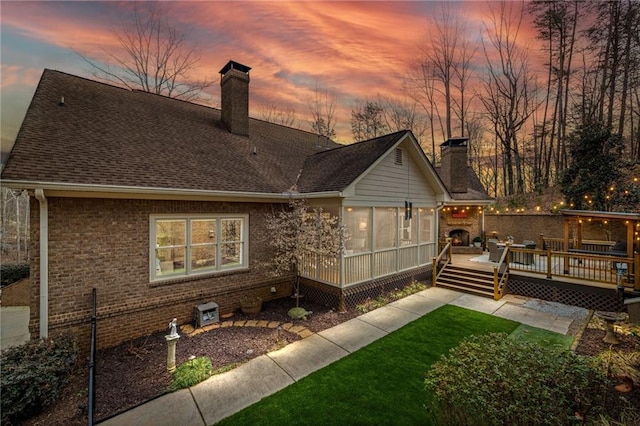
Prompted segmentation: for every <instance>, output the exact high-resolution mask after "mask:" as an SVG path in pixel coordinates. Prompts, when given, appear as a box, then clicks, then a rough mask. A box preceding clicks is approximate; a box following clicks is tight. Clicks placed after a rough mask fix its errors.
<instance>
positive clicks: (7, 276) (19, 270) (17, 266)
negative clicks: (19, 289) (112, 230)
mask: <svg viewBox="0 0 640 426" xmlns="http://www.w3.org/2000/svg"><path fill="white" fill-rule="evenodd" d="M23 278H29V264H28V263H8V264H6V265H2V266H0V286H2V287H4V286H6V285H9V284H13V283H15V282H17V281H20V280H21V279H23Z"/></svg>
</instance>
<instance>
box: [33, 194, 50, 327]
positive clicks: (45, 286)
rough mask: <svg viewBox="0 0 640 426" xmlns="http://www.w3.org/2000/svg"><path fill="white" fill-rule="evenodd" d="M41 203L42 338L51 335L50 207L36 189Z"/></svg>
mask: <svg viewBox="0 0 640 426" xmlns="http://www.w3.org/2000/svg"><path fill="white" fill-rule="evenodd" d="M35 195H36V199H37V200H38V201H39V202H40V338H41V339H45V338H47V337H48V335H49V207H48V205H47V199H46V197H45V196H44V191H43V190H42V189H36V194H35Z"/></svg>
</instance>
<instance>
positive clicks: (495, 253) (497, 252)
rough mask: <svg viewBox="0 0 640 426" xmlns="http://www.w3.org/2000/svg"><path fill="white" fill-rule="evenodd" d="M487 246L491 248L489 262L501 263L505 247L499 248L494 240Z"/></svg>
mask: <svg viewBox="0 0 640 426" xmlns="http://www.w3.org/2000/svg"><path fill="white" fill-rule="evenodd" d="M487 245H488V246H489V261H490V262H500V258H501V257H502V253H503V252H504V246H503V247H498V243H497V242H495V241H492V240H489V241H488V242H487Z"/></svg>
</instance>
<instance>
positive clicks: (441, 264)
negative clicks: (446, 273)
mask: <svg viewBox="0 0 640 426" xmlns="http://www.w3.org/2000/svg"><path fill="white" fill-rule="evenodd" d="M452 247H453V245H452V243H451V238H447V242H446V244H445V245H444V247H443V248H442V250H441V251H440V253H438V255H437V256H435V257H434V258H433V265H432V268H433V269H432V271H431V284H432V286H433V287H435V286H436V281H438V277H439V276H440V273H441V272H442V271H443V270H444V268H445V267H446V266H447V264H449V263H451V259H452V258H453V249H452Z"/></svg>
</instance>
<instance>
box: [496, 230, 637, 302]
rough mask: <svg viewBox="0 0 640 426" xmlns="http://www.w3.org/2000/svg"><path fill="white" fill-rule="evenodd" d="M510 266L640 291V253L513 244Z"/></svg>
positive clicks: (516, 269)
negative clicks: (579, 251) (569, 250)
mask: <svg viewBox="0 0 640 426" xmlns="http://www.w3.org/2000/svg"><path fill="white" fill-rule="evenodd" d="M545 241H546V239H545ZM583 247H584V246H583ZM506 252H507V253H508V256H509V257H508V259H509V269H510V270H512V271H523V272H527V273H532V274H540V275H545V276H546V277H547V278H550V279H551V278H553V277H554V276H556V277H563V278H575V279H581V280H587V281H593V282H599V283H605V284H611V285H622V286H624V287H633V288H634V289H636V290H640V274H638V272H639V271H640V255H639V254H635V255H634V257H619V256H613V255H606V254H588V253H584V252H582V253H572V252H565V251H559V250H552V249H551V248H549V246H547V249H546V250H536V249H525V248H514V247H509V250H507V251H506Z"/></svg>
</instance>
